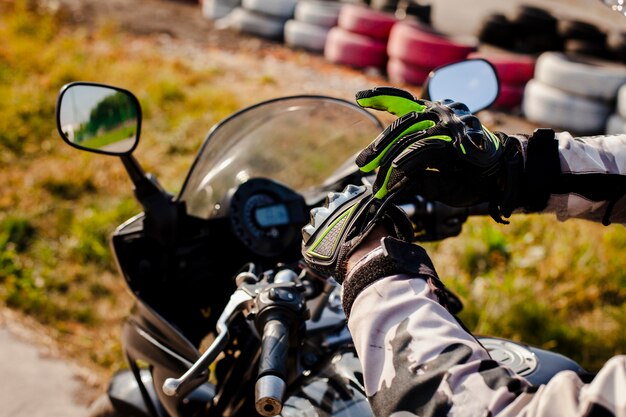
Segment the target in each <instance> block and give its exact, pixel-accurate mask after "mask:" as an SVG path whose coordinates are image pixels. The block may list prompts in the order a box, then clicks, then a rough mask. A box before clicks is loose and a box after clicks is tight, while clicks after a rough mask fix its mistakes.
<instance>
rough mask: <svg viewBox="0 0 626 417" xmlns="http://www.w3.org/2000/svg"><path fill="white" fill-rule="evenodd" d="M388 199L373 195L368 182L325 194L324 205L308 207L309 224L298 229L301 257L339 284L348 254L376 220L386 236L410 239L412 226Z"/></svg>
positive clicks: (344, 272) (406, 240) (365, 235)
mask: <svg viewBox="0 0 626 417" xmlns="http://www.w3.org/2000/svg"><path fill="white" fill-rule="evenodd" d="M390 201H391V200H386V201H383V200H380V199H377V198H375V197H374V196H373V195H372V188H371V186H368V185H361V186H356V185H349V186H347V187H346V188H345V189H344V190H343V191H342V192H341V193H329V194H328V197H327V198H326V201H325V202H324V206H322V207H316V208H314V209H313V210H311V220H310V223H309V224H307V225H306V226H305V227H304V228H303V229H302V238H303V240H302V256H303V257H304V260H305V261H306V263H307V265H308V266H309V268H310V269H311V270H313V271H314V272H316V273H318V274H320V275H322V276H324V277H328V276H332V277H334V278H335V279H336V280H337V281H338V282H339V283H342V282H343V280H344V278H345V276H346V273H347V271H346V268H347V261H348V258H349V256H350V254H351V253H352V252H353V251H354V249H355V248H356V247H357V246H358V245H359V243H361V242H362V241H363V240H364V239H365V237H367V236H368V235H369V233H370V232H371V231H372V229H373V227H374V226H375V225H377V224H380V223H383V224H384V225H385V226H386V229H387V230H388V231H389V232H390V236H392V237H395V238H397V239H399V240H400V241H403V242H411V241H412V240H413V225H412V224H411V222H410V221H409V219H408V217H407V216H406V214H405V213H404V211H402V210H401V209H399V208H398V207H396V206H394V205H393V204H389V203H390Z"/></svg>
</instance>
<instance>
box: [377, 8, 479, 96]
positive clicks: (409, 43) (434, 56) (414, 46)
mask: <svg viewBox="0 0 626 417" xmlns="http://www.w3.org/2000/svg"><path fill="white" fill-rule="evenodd" d="M477 47H478V45H477V42H475V40H474V39H471V40H463V41H461V40H457V39H453V38H450V37H447V36H445V35H443V34H441V33H438V32H435V31H434V30H433V29H432V28H431V27H430V26H427V25H424V24H422V23H420V22H418V21H415V20H410V19H407V20H403V21H400V22H398V23H396V24H395V25H394V26H393V28H392V29H391V32H390V34H389V40H388V42H387V54H388V55H389V60H388V62H387V77H388V78H389V80H390V81H391V82H395V83H407V84H414V85H421V84H422V83H423V82H424V81H425V80H426V78H427V77H428V74H429V73H430V71H431V70H432V69H434V68H436V67H438V66H441V65H446V64H450V63H453V62H457V61H462V60H464V59H466V58H467V56H468V55H469V54H470V53H472V52H475V51H476V50H477Z"/></svg>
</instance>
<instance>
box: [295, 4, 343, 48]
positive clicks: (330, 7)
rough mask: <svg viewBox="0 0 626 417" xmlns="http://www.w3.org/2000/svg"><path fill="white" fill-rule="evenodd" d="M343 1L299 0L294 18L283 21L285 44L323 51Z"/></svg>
mask: <svg viewBox="0 0 626 417" xmlns="http://www.w3.org/2000/svg"><path fill="white" fill-rule="evenodd" d="M343 5H344V4H343V3H341V2H338V1H330V0H301V1H299V2H298V4H296V7H295V10H294V18H293V19H290V20H288V21H287V22H286V23H285V34H284V38H285V44H287V45H288V46H290V47H292V48H294V49H304V50H307V51H310V52H314V53H320V54H322V53H324V47H325V46H326V39H327V38H328V32H329V31H330V29H331V28H333V27H335V26H337V22H338V20H339V13H340V12H341V8H342V7H343Z"/></svg>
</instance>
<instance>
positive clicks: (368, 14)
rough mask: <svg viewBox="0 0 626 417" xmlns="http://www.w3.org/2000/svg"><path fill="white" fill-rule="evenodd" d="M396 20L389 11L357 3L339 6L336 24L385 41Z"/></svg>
mask: <svg viewBox="0 0 626 417" xmlns="http://www.w3.org/2000/svg"><path fill="white" fill-rule="evenodd" d="M397 21H398V20H397V19H396V17H395V16H394V15H393V14H391V13H387V12H383V11H379V10H374V9H370V8H368V7H363V6H361V5H358V4H346V5H345V6H343V7H342V8H341V12H340V13H339V17H338V22H337V26H339V27H340V28H342V29H345V30H347V31H349V32H352V33H357V34H360V35H364V36H367V37H370V38H374V39H379V40H381V41H387V39H388V38H389V32H390V31H391V28H392V27H393V26H394V25H395V23H396V22H397Z"/></svg>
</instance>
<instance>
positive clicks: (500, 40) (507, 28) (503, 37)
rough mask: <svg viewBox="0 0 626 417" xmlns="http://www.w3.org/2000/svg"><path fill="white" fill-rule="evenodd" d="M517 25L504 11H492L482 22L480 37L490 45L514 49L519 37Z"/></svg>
mask: <svg viewBox="0 0 626 417" xmlns="http://www.w3.org/2000/svg"><path fill="white" fill-rule="evenodd" d="M517 31H518V29H517V27H516V25H515V24H514V23H513V22H511V21H510V20H509V19H508V18H507V17H506V16H505V15H504V14H502V13H492V14H490V15H489V16H487V18H485V20H484V21H483V22H482V24H481V27H480V29H479V31H478V39H479V40H480V41H481V42H484V43H488V44H490V45H494V46H499V47H501V48H504V49H512V48H513V46H514V44H515V39H516V37H517Z"/></svg>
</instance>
